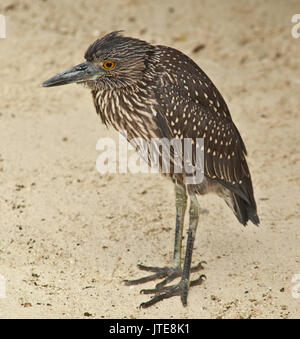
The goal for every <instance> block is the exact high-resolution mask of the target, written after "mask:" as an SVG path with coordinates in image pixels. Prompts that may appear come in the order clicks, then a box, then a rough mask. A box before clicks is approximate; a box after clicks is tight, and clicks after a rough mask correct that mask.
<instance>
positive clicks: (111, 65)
mask: <svg viewBox="0 0 300 339" xmlns="http://www.w3.org/2000/svg"><path fill="white" fill-rule="evenodd" d="M103 67H104V68H105V69H108V70H110V69H113V68H114V67H115V62H114V61H112V60H106V61H104V63H103Z"/></svg>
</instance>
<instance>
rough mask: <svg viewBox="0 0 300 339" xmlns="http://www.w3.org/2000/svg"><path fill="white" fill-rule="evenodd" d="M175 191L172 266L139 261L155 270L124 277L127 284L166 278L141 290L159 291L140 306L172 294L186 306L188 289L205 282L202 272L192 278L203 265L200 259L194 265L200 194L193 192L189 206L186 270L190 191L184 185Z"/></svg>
mask: <svg viewBox="0 0 300 339" xmlns="http://www.w3.org/2000/svg"><path fill="white" fill-rule="evenodd" d="M175 195H176V227H175V244H174V254H173V264H172V267H149V266H144V265H138V267H139V268H140V269H141V270H144V271H150V272H154V274H152V275H149V276H147V277H143V278H140V279H136V280H125V283H126V284H127V285H135V284H142V283H145V282H148V281H152V280H154V279H159V278H165V279H164V280H163V281H161V282H160V283H159V284H157V285H156V286H155V288H154V289H145V290H142V291H141V293H144V294H156V295H155V296H154V297H153V298H152V299H151V300H149V301H148V302H146V303H143V304H141V307H149V306H151V305H153V304H155V303H157V302H158V301H160V300H163V299H166V298H170V297H172V296H174V295H180V296H181V301H182V303H183V305H184V306H185V305H186V304H187V295H188V289H189V287H190V286H194V285H199V284H201V283H202V281H203V279H204V276H203V275H201V276H200V277H199V278H198V279H196V280H194V281H191V282H190V272H196V271H199V270H201V269H203V266H202V263H203V262H202V263H201V262H200V263H199V264H198V265H197V266H196V267H193V268H191V262H192V253H193V246H194V240H195V234H196V229H197V225H198V220H199V212H200V207H199V204H198V201H197V198H196V196H195V195H194V194H192V195H190V209H189V219H190V220H189V230H188V239H187V246H186V254H185V258H184V265H183V270H182V269H181V252H182V251H181V249H182V231H183V225H184V216H185V211H186V207H187V194H186V191H185V188H183V187H181V186H178V185H175ZM180 276H181V280H180V282H179V283H178V284H176V285H172V286H165V285H166V284H167V283H169V282H170V281H172V280H174V279H175V278H177V277H180Z"/></svg>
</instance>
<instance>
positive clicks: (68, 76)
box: [42, 61, 102, 87]
mask: <svg viewBox="0 0 300 339" xmlns="http://www.w3.org/2000/svg"><path fill="white" fill-rule="evenodd" d="M101 73H102V70H101V69H100V68H99V67H97V66H96V65H94V64H93V63H91V62H89V61H86V62H83V63H82V64H79V65H76V66H73V67H71V68H69V69H67V70H65V71H63V72H61V73H58V74H56V75H54V76H53V77H52V78H50V79H48V80H46V81H45V82H43V84H42V86H43V87H53V86H61V85H67V84H71V83H73V82H84V81H88V80H93V79H96V78H97V77H99V76H100V75H101Z"/></svg>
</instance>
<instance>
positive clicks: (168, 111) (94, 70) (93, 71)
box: [43, 32, 259, 307]
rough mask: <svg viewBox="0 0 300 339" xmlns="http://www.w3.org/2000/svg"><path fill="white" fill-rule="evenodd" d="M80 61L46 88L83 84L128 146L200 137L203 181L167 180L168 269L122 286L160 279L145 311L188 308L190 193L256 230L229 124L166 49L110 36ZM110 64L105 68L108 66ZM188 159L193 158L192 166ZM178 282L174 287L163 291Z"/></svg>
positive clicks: (194, 211)
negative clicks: (172, 206) (168, 304)
mask: <svg viewBox="0 0 300 339" xmlns="http://www.w3.org/2000/svg"><path fill="white" fill-rule="evenodd" d="M85 59H86V62H85V63H83V64H80V65H78V66H75V67H73V68H71V69H68V70H67V71H65V72H62V73H60V74H58V75H56V76H54V77H52V78H50V79H49V80H47V81H46V82H45V83H44V84H43V85H44V86H45V87H50V86H57V85H63V84H67V83H71V82H80V83H84V84H85V85H86V86H87V87H89V88H90V89H91V92H92V95H93V99H94V104H95V108H96V111H97V113H98V114H99V115H100V118H101V120H102V122H103V123H104V124H106V125H108V126H109V125H111V126H113V127H114V128H115V129H117V130H119V131H126V132H127V137H128V140H129V141H130V140H131V139H132V138H138V137H142V138H144V139H145V140H146V141H147V142H148V143H149V144H150V142H151V140H152V139H153V138H167V139H169V140H171V139H174V138H178V139H179V140H183V139H185V138H191V139H192V140H193V141H194V144H196V139H197V138H204V164H203V167H204V180H203V182H202V183H200V184H196V185H188V184H187V182H186V175H187V173H185V172H184V171H183V173H174V161H173V162H172V163H171V170H170V173H168V174H167V175H168V176H170V177H171V179H172V180H173V182H174V183H175V187H176V232H175V248H174V257H173V266H172V267H171V268H156V267H150V268H149V267H146V266H142V265H140V266H139V267H140V268H141V269H143V270H147V271H152V272H154V274H152V275H151V276H150V277H146V278H142V279H138V280H133V281H127V283H128V284H135V283H142V282H146V281H149V280H152V279H156V278H163V277H164V278H165V280H164V281H163V282H162V283H160V284H158V285H156V288H155V289H153V290H143V292H144V293H154V294H156V295H155V296H154V297H153V298H152V299H151V300H150V301H148V302H147V303H144V304H142V306H144V307H147V306H150V305H152V304H154V303H156V302H158V301H160V300H162V299H164V298H168V297H171V296H173V295H175V294H180V295H181V300H182V302H183V304H184V305H186V302H187V301H186V300H187V293H188V288H189V286H192V285H196V284H200V283H201V282H202V280H203V276H200V277H199V278H198V279H196V280H195V281H190V272H191V271H196V270H198V269H201V268H202V266H201V264H200V265H198V266H197V267H196V268H195V269H191V267H190V266H191V257H192V248H193V242H194V238H195V232H196V227H197V224H198V218H199V206H198V203H197V199H196V198H195V194H200V195H203V194H206V193H209V192H215V193H217V194H218V195H219V196H221V197H222V198H224V200H225V202H226V203H227V204H228V206H229V207H230V208H231V209H232V210H233V212H234V214H235V215H236V217H237V219H238V220H239V221H240V222H241V223H242V224H243V225H246V224H247V222H248V220H251V221H252V222H253V223H254V224H258V223H259V219H258V216H257V212H256V204H255V200H254V195H253V188H252V183H251V177H250V172H249V169H248V166H247V162H246V158H245V156H246V154H247V152H246V148H245V145H244V143H243V140H242V138H241V136H240V134H239V132H238V130H237V128H236V126H235V125H234V123H233V121H232V119H231V116H230V113H229V110H228V107H227V105H226V103H225V101H224V99H223V97H222V95H221V94H220V93H219V91H218V90H217V88H216V87H215V86H214V84H213V83H212V81H211V80H210V79H209V78H208V76H207V75H206V74H205V73H204V72H203V71H202V70H201V69H200V68H199V67H198V66H197V65H196V64H195V63H194V62H193V61H192V60H191V59H190V58H189V57H188V56H186V55H184V54H183V53H181V52H179V51H178V50H175V49H173V48H170V47H166V46H153V45H151V44H149V43H147V42H145V41H141V40H137V39H133V38H128V37H123V36H122V35H121V34H120V33H119V32H112V33H110V34H108V35H106V36H104V37H103V38H102V39H99V40H96V41H95V42H94V43H93V44H92V45H91V46H90V47H89V48H88V50H87V52H86V54H85ZM107 65H108V68H109V69H108V68H106V66H107ZM192 161H195V159H194V154H193V160H192ZM187 195H188V196H189V197H190V200H191V204H190V210H189V214H190V225H189V233H188V240H187V252H186V256H185V260H184V267H183V269H181V240H182V228H183V219H184V214H185V210H186V201H187ZM178 276H181V280H180V282H179V283H178V284H177V285H173V286H166V284H167V283H168V282H169V281H171V280H173V279H174V278H175V277H178Z"/></svg>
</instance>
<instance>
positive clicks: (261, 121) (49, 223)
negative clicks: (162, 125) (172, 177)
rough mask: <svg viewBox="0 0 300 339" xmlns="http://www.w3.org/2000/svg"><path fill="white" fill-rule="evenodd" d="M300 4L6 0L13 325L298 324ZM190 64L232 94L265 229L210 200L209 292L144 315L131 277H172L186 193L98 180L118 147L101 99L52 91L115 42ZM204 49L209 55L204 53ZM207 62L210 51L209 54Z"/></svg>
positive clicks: (0, 232) (8, 302)
mask: <svg viewBox="0 0 300 339" xmlns="http://www.w3.org/2000/svg"><path fill="white" fill-rule="evenodd" d="M299 12H300V8H299V1H298V0H289V1H287V0H283V1H277V0H273V1H263V2H262V1H259V0H257V1H256V0H255V1H240V0H236V1H232V0H227V1H221V0H220V1H217V0H214V1H211V0H210V1H208V0H207V1H205V0H203V1H199V0H198V1H192V0H185V1H179V0H178V1H166V0H164V1H161V0H160V1H158V0H155V1H139V0H126V1H111V0H110V1H105V0H102V1H86V0H85V1H83V0H78V1H74V0H64V1H58V0H57V1H55V0H48V1H38V0H35V1H29V0H1V3H0V14H3V15H5V17H6V21H7V38H6V39H0V51H1V52H0V64H1V68H0V76H1V81H0V136H1V142H0V274H1V275H2V276H3V277H4V278H5V279H6V298H2V299H0V317H1V318H12V317H17V318H25V317H26V318H27V317H28V318H37V317H42V318H46V317H47V318H54V317H58V318H66V317H70V318H81V317H91V318H92V317H95V318H103V317H107V318H173V317H174V318H215V317H223V318H250V317H251V318H271V317H275V318H297V317H298V318H299V317H300V298H299V299H295V298H293V296H292V288H293V286H294V287H295V285H296V283H292V278H293V276H294V275H295V274H300V248H299V245H300V227H299V208H300V203H299V181H300V180H299V179H300V177H299V169H300V168H299V160H300V158H299V142H300V140H299V129H300V124H299V107H300V99H299V98H300V97H299V90H300V69H299V55H300V39H294V38H292V36H291V29H292V23H291V17H292V15H293V14H295V13H299ZM119 29H124V30H125V31H126V34H128V35H131V36H134V37H139V38H142V39H145V40H148V41H151V42H153V43H157V44H166V45H169V46H173V47H175V48H178V49H180V50H182V51H183V52H185V53H187V54H188V55H190V56H191V57H192V58H193V59H194V60H195V61H196V62H197V63H198V64H199V65H200V66H201V67H202V68H203V69H204V70H205V71H206V72H207V73H208V74H209V76H210V77H211V78H212V79H213V81H214V82H215V84H216V85H217V87H218V88H219V89H220V91H221V92H222V93H223V94H224V96H225V98H226V100H227V102H228V104H229V107H230V110H231V114H232V116H233V119H234V121H235V123H236V124H237V126H238V128H239V129H240V132H241V134H242V136H243V138H244V140H245V143H246V145H247V148H248V151H249V157H248V159H249V166H250V168H251V172H252V177H253V183H254V188H255V195H256V200H257V204H258V211H259V215H260V218H261V226H260V227H259V228H257V227H255V226H253V225H252V224H251V225H250V224H249V225H248V227H246V228H243V227H242V226H241V225H240V224H239V223H238V222H237V220H236V218H235V217H234V215H233V214H232V212H231V211H230V210H229V209H228V207H227V206H226V205H225V203H224V202H223V201H222V200H220V199H219V198H217V197H214V196H206V197H205V198H200V199H199V201H200V204H201V206H202V208H203V209H206V210H207V212H206V213H203V214H202V215H201V219H200V224H199V228H198V231H197V238H196V243H195V250H194V256H193V261H194V262H195V263H197V262H199V261H200V260H206V261H207V265H206V268H205V272H204V273H205V274H206V276H207V280H206V282H205V283H204V285H203V286H198V287H195V288H192V289H191V290H190V294H189V298H188V307H186V308H184V307H182V305H181V302H180V299H179V298H178V297H175V298H171V299H168V300H165V301H163V302H161V303H159V304H157V305H155V306H153V307H152V308H149V309H146V310H145V309H139V308H138V305H139V304H140V303H141V302H143V301H146V300H147V299H148V296H145V295H141V294H139V291H140V289H141V288H143V287H147V288H151V287H152V286H153V285H154V284H153V282H152V283H148V284H146V285H145V286H142V287H141V286H137V287H134V288H129V287H127V286H125V285H124V284H123V283H122V280H123V279H126V278H136V277H140V276H142V272H139V270H138V269H137V267H136V264H137V263H144V264H148V265H161V266H163V265H168V264H169V263H170V261H171V257H172V250H173V232H174V213H175V207H174V195H173V185H172V184H171V182H169V181H168V180H167V179H165V178H163V177H161V176H159V175H150V174H139V175H137V174H135V175H134V174H126V175H125V174H122V175H121V174H116V175H113V174H108V175H100V174H99V173H98V172H97V171H96V168H95V163H96V159H97V157H98V156H99V155H100V153H99V151H97V150H96V142H97V140H98V139H99V138H100V137H112V138H114V139H115V140H117V139H118V136H117V134H116V133H115V132H114V131H113V130H111V129H107V128H105V126H103V125H102V124H101V123H100V121H99V118H98V116H97V115H96V114H95V111H94V107H93V103H92V100H91V96H90V93H89V91H88V90H86V89H84V88H82V87H80V86H77V85H70V86H66V87H61V88H54V89H43V88H41V87H40V84H41V82H42V81H44V80H46V79H47V78H48V77H50V76H52V75H54V74H55V73H57V72H58V71H61V70H63V69H65V68H67V67H70V66H72V65H74V64H77V63H79V62H81V61H82V60H83V54H84V52H85V49H86V48H87V47H88V45H89V44H90V43H91V42H92V41H93V40H95V39H96V38H98V37H100V36H102V35H103V34H105V33H107V32H110V31H112V30H119ZM199 45H203V46H202V47H203V48H200V47H199ZM197 50H198V51H197Z"/></svg>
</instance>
